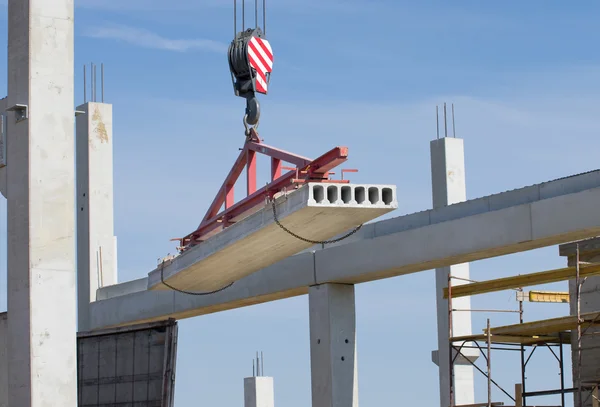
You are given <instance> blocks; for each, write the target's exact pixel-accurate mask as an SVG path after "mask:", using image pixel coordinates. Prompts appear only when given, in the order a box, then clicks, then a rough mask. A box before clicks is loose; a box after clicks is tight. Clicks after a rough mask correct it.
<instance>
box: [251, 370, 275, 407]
mask: <svg viewBox="0 0 600 407" xmlns="http://www.w3.org/2000/svg"><path fill="white" fill-rule="evenodd" d="M244 407H275V392H274V388H273V378H272V377H267V376H253V377H246V378H244Z"/></svg>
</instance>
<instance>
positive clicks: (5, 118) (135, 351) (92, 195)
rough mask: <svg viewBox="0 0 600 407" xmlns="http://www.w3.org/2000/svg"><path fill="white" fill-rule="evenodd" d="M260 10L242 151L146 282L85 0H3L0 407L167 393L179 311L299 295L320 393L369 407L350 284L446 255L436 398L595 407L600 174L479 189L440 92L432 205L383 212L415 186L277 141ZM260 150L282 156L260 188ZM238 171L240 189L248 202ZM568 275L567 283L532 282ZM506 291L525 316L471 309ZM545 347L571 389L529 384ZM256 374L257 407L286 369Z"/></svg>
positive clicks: (441, 261) (241, 41)
mask: <svg viewBox="0 0 600 407" xmlns="http://www.w3.org/2000/svg"><path fill="white" fill-rule="evenodd" d="M235 3H236V2H234V4H235ZM234 7H235V6H234ZM259 14H260V13H259V12H258V9H257V10H256V13H255V15H256V21H255V25H254V26H253V27H251V28H248V29H247V28H246V27H245V26H244V25H243V24H244V23H243V24H242V25H243V26H242V29H241V31H239V32H238V27H237V25H235V26H234V32H235V37H234V39H233V41H232V42H231V45H230V48H229V51H228V57H229V68H230V71H231V76H232V84H233V88H234V95H235V96H239V97H243V98H245V99H246V110H245V112H244V113H243V114H241V115H240V118H241V120H240V134H243V136H244V138H243V139H242V141H243V143H242V145H241V146H240V152H239V155H238V157H237V158H236V160H235V161H234V162H233V163H232V165H231V170H230V172H229V173H228V174H223V175H222V177H223V179H224V181H223V183H222V186H221V187H220V188H219V189H218V190H217V191H214V197H213V200H212V204H211V205H210V206H209V209H208V211H207V212H206V214H205V215H204V217H203V218H201V219H198V224H197V225H192V227H190V230H189V233H188V234H187V235H185V236H183V237H181V238H179V239H177V240H176V242H175V243H176V244H177V248H178V250H177V254H176V255H174V256H166V257H164V256H162V255H161V257H160V260H159V261H158V263H157V266H156V268H155V269H154V270H148V273H147V276H146V277H144V278H141V279H138V280H134V281H119V279H118V276H117V266H116V264H117V262H116V259H117V250H116V237H115V235H114V215H113V165H112V163H113V125H112V114H113V106H112V105H111V104H109V103H105V101H104V92H103V89H104V86H103V69H102V66H101V67H100V81H99V82H100V87H99V88H100V91H99V93H98V86H97V84H98V72H97V71H98V70H97V67H96V66H95V65H92V66H91V69H90V70H88V69H86V71H85V72H86V86H85V88H86V94H85V95H84V100H83V103H82V104H81V105H79V106H74V105H73V100H74V99H75V95H74V77H75V73H74V67H73V65H74V64H73V62H74V29H73V27H74V10H73V0H9V1H8V31H9V35H8V72H9V76H8V95H7V97H6V98H4V99H1V100H0V112H1V113H2V123H3V126H2V134H1V145H0V154H1V156H0V190H1V192H2V194H3V196H4V197H5V198H6V199H7V202H8V259H7V262H8V267H7V270H8V281H7V292H8V312H7V313H5V314H2V315H1V316H0V406H1V407H4V406H10V407H16V406H18V407H29V406H32V407H42V406H48V405H52V406H62V407H75V406H96V407H100V406H126V405H132V406H133V405H136V406H162V407H172V406H173V391H174V388H175V371H176V359H177V335H178V332H177V321H178V320H182V319H186V318H194V317H200V316H202V315H206V314H209V313H217V312H221V311H225V310H231V309H235V308H240V307H247V306H251V305H255V304H260V303H265V302H271V301H278V300H281V299H285V298H290V297H294V296H300V295H308V298H309V305H310V307H309V317H310V360H311V381H312V405H313V407H331V406H344V407H346V406H348V407H350V406H358V380H357V375H358V370H359V364H358V359H357V354H356V318H355V291H354V289H355V285H356V284H360V283H365V282H369V281H374V280H380V279H386V278H392V277H397V276H401V275H405V274H409V273H417V272H422V271H426V270H433V269H435V270H436V293H437V298H436V300H437V324H438V346H439V347H438V349H437V350H435V351H434V352H433V355H432V356H433V360H434V362H435V363H436V364H437V365H438V366H439V389H440V406H441V407H459V406H462V407H468V406H482V407H484V406H488V407H491V406H500V405H507V406H508V405H509V404H506V403H505V402H503V401H498V400H496V399H494V396H493V395H494V394H495V393H494V390H493V389H497V390H500V391H501V393H502V394H503V395H504V396H505V397H506V398H507V399H509V400H511V403H512V404H510V405H514V406H539V405H540V404H539V403H538V402H537V401H536V398H537V397H541V396H545V395H557V396H558V398H559V399H560V402H561V404H560V406H562V407H564V406H567V405H571V404H572V403H575V404H574V405H575V406H578V407H583V406H586V407H598V406H599V401H598V386H599V384H600V335H598V333H599V332H600V330H599V325H600V283H599V282H600V239H599V238H597V236H600V216H598V207H600V170H597V171H592V172H589V173H584V174H577V175H569V174H565V175H569V176H566V177H565V178H561V179H556V180H550V181H547V182H544V183H541V184H537V185H532V186H529V187H525V188H520V189H514V190H511V191H508V192H500V193H497V194H494V195H490V196H485V197H481V198H477V199H471V200H467V199H466V192H465V171H464V145H463V140H462V139H460V138H456V137H453V135H454V134H453V132H451V133H452V135H449V134H448V133H449V132H448V128H449V127H450V128H452V126H448V119H447V117H448V116H451V117H452V116H453V114H448V111H447V107H446V106H444V107H443V114H442V117H443V118H444V119H443V121H444V123H443V128H444V129H445V130H444V132H443V134H442V135H441V136H440V135H439V134H438V136H437V137H436V138H435V139H434V140H432V141H431V143H430V153H431V179H432V186H433V190H432V208H431V209H425V210H423V211H420V212H417V213H413V214H408V215H402V216H392V217H391V218H390V217H388V218H386V219H385V220H381V219H379V218H380V217H381V216H382V215H385V214H390V213H391V214H392V215H394V211H395V210H396V209H397V207H398V201H399V200H400V199H401V197H399V196H398V192H397V190H396V186H395V185H386V184H383V185H382V184H380V183H378V182H377V180H372V183H369V184H356V183H352V182H351V181H350V179H349V177H350V176H351V175H352V174H353V173H354V172H356V170H357V169H356V168H343V167H342V166H343V165H344V163H345V162H346V161H347V159H348V156H349V154H350V151H351V146H349V147H347V146H324V148H323V152H322V154H321V155H319V156H318V157H315V158H310V157H305V156H303V155H301V152H298V153H292V152H288V151H285V150H283V149H280V148H277V147H275V146H271V145H267V144H265V143H264V140H263V139H262V137H261V135H260V133H259V132H258V124H259V119H260V105H259V103H258V99H257V94H260V95H263V96H264V95H266V94H267V90H268V87H269V85H270V76H271V73H272V72H273V66H274V58H273V51H274V50H273V49H272V48H271V46H270V44H269V42H268V40H267V37H266V27H265V22H266V17H265V9H264V3H263V9H262V16H263V17H262V25H261V26H259V21H258V20H259V19H258V16H259ZM235 24H237V22H236V23H235ZM48 38H53V39H54V40H53V41H49V40H47V39H48ZM88 84H89V85H90V86H88ZM87 89H91V90H90V93H89V94H88V93H87ZM88 96H89V100H88ZM261 97H262V96H261ZM116 108H117V109H120V108H123V109H124V108H125V107H120V106H117V107H116ZM451 109H452V107H451ZM450 112H451V113H453V109H452V110H451V111H450ZM450 123H451V124H452V123H453V121H451V122H450ZM438 128H440V125H438ZM324 143H325V144H326V141H324ZM258 155H265V156H267V157H268V158H269V160H270V165H271V173H270V174H271V176H270V179H269V182H268V183H267V185H265V186H264V187H260V188H259V186H258V185H257V176H256V163H257V156H258ZM334 168H338V169H339V171H338V173H337V174H334V173H333V171H332V170H333V169H334ZM240 178H242V181H241V182H245V184H246V194H245V195H244V196H242V197H239V196H234V185H235V184H236V182H237V181H238V180H239V179H240ZM74 211H75V212H76V216H74V213H73V212H74ZM457 236H460V237H461V238H460V239H457V238H456V237H457ZM548 246H559V248H560V255H561V256H564V257H565V258H566V259H565V263H566V264H565V267H564V268H561V269H557V270H548V271H541V270H531V273H530V274H524V275H513V276H509V277H505V278H502V279H497V280H490V281H473V280H472V279H471V278H470V273H469V263H470V262H475V261H478V260H482V259H488V258H492V257H498V256H503V255H507V254H511V253H517V252H524V251H529V250H534V249H538V248H542V247H548ZM158 255H160V254H157V256H158ZM559 281H568V282H569V287H570V289H569V292H559V293H557V292H547V291H527V289H528V287H532V286H537V285H540V284H546V283H554V282H559ZM501 290H512V291H514V295H515V299H516V304H517V309H514V310H510V311H511V312H514V315H515V323H514V324H512V325H503V326H496V325H494V323H493V321H494V319H493V316H490V318H489V320H488V324H487V325H486V326H483V327H476V328H475V329H473V327H472V322H471V313H472V312H489V313H490V315H492V314H493V313H494V312H498V311H502V310H474V309H472V307H471V302H470V298H471V297H472V296H475V295H485V294H487V293H492V292H497V291H501ZM528 301H529V302H548V303H552V302H569V303H570V305H571V306H570V314H569V315H557V316H556V318H553V319H548V320H540V321H528V320H527V318H526V315H525V312H524V310H523V303H524V302H528ZM538 349H539V350H538ZM511 350H512V351H517V352H520V355H521V363H520V367H521V369H520V370H521V372H522V374H521V375H520V376H519V377H514V380H513V381H512V382H511V383H500V382H499V381H497V380H495V376H494V357H495V356H494V355H496V354H498V353H499V352H508V351H511ZM534 352H535V353H536V355H537V354H540V353H542V352H544V354H543V355H544V356H541V355H537V356H536V357H548V358H556V360H557V361H558V369H559V370H561V372H560V373H561V375H560V378H561V380H560V381H559V382H558V383H556V384H555V383H554V382H553V381H550V380H548V386H547V387H545V388H539V389H538V388H532V387H531V386H529V385H528V381H527V375H526V372H527V363H528V361H529V359H530V358H531V357H532V354H533V353H534ZM116 355H118V358H117V357H116ZM425 362H429V361H424V363H425ZM565 366H572V367H573V368H572V369H573V374H572V376H573V381H572V382H569V383H567V382H566V381H565V380H564V376H565V375H564V369H566V367H565ZM255 368H256V370H255V372H254V374H253V376H252V377H249V378H246V379H245V381H244V386H245V396H246V397H245V398H246V399H245V403H246V406H247V407H259V406H261V407H265V406H266V407H269V406H271V407H272V406H273V404H274V401H273V381H272V379H271V378H269V377H264V376H262V374H263V369H262V361H261V360H260V358H258V359H257V360H256V363H255ZM474 373H475V374H481V375H483V376H484V377H485V378H486V381H487V385H488V392H487V394H488V397H487V400H476V399H475V392H474V379H473V374H474ZM49 398H51V401H48V400H49ZM569 403H571V404H569Z"/></svg>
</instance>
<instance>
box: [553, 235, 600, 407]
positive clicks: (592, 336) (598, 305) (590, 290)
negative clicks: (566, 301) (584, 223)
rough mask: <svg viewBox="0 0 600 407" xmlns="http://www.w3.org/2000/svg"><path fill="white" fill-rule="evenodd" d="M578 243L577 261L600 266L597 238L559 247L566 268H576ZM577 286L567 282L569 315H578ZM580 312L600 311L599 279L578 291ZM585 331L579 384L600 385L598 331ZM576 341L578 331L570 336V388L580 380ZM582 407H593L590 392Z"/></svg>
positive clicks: (576, 397) (587, 281) (576, 402)
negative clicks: (565, 262) (571, 376)
mask: <svg viewBox="0 0 600 407" xmlns="http://www.w3.org/2000/svg"><path fill="white" fill-rule="evenodd" d="M577 243H579V247H580V249H579V261H580V262H586V263H600V238H595V239H589V240H584V241H581V242H574V243H568V244H565V245H561V246H560V247H559V253H560V255H561V256H565V257H567V259H568V265H569V266H575V264H576V262H577V260H576V258H577V257H576V254H577ZM576 288H577V284H576V281H575V280H569V298H570V313H571V315H577V296H576ZM580 304H581V305H580V307H581V308H580V312H581V314H585V313H587V312H598V311H600V276H592V277H587V278H586V279H585V282H584V283H583V284H582V285H581V291H580ZM582 331H585V332H584V334H583V335H582V336H581V349H582V350H581V382H582V383H583V385H584V386H585V384H587V383H590V384H591V383H598V382H600V328H599V327H589V328H588V327H587V326H585V325H584V326H583V327H582ZM578 346H579V344H578V340H577V330H573V331H572V332H571V360H572V372H573V387H574V388H578V386H579V383H578V378H579V370H580V369H579V355H578V352H577V349H578ZM582 399H583V400H582V401H583V404H582V405H583V407H592V406H594V404H593V400H592V396H591V395H590V392H589V391H583V392H582ZM574 406H576V407H579V392H577V391H576V392H575V393H574Z"/></svg>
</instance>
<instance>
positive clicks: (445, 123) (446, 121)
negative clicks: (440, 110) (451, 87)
mask: <svg viewBox="0 0 600 407" xmlns="http://www.w3.org/2000/svg"><path fill="white" fill-rule="evenodd" d="M444 137H448V120H447V119H446V102H444Z"/></svg>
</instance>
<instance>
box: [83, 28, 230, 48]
mask: <svg viewBox="0 0 600 407" xmlns="http://www.w3.org/2000/svg"><path fill="white" fill-rule="evenodd" d="M84 35H85V36H87V37H92V38H104V39H113V40H118V41H123V42H127V43H129V44H131V45H136V46H139V47H145V48H153V49H162V50H168V51H177V52H186V51H191V50H201V51H209V52H217V53H223V52H226V51H227V45H226V44H223V43H221V42H218V41H213V40H208V39H170V38H165V37H162V36H160V35H158V34H156V33H153V32H151V31H148V30H145V29H141V28H134V27H129V26H123V25H110V26H104V27H94V28H90V29H87V30H86V31H85V32H84Z"/></svg>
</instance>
